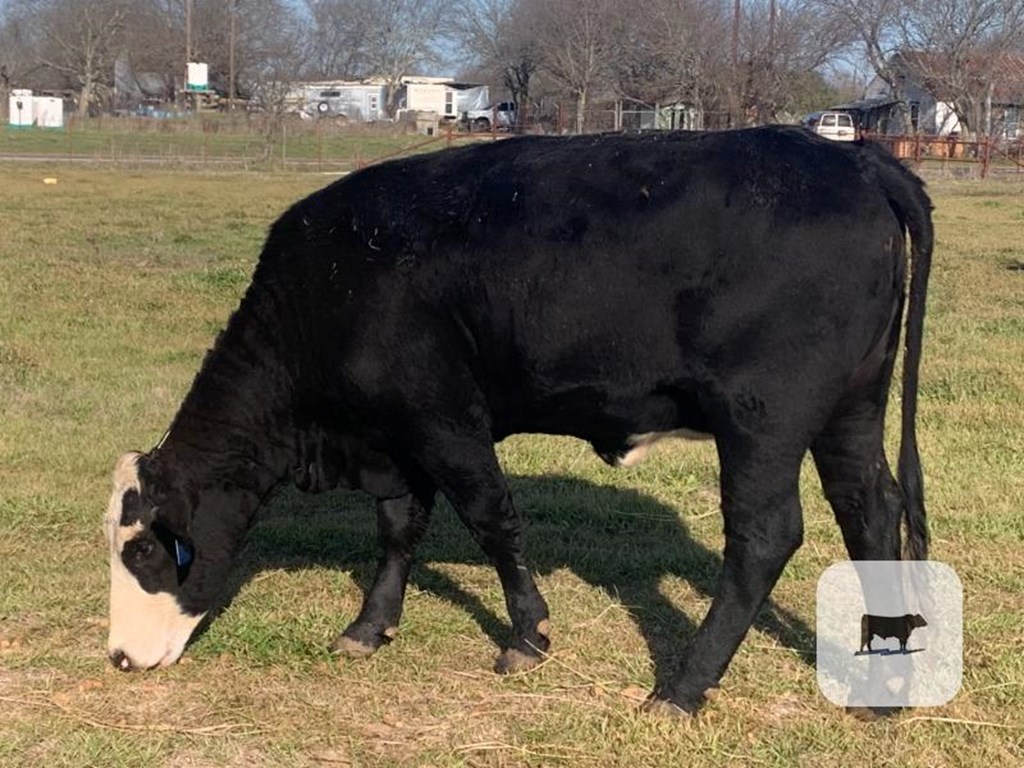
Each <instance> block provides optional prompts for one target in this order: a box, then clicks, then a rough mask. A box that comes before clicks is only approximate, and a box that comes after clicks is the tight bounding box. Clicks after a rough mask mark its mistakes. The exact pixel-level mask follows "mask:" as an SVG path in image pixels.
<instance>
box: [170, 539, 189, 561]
mask: <svg viewBox="0 0 1024 768" xmlns="http://www.w3.org/2000/svg"><path fill="white" fill-rule="evenodd" d="M174 562H176V563H177V564H178V567H179V568H184V567H185V566H186V565H188V564H189V563H191V562H192V549H191V548H190V547H189V546H188V545H187V544H182V543H181V542H180V541H178V540H177V539H175V540H174Z"/></svg>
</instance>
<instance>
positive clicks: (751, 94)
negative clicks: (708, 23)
mask: <svg viewBox="0 0 1024 768" xmlns="http://www.w3.org/2000/svg"><path fill="white" fill-rule="evenodd" d="M743 13H744V18H743V23H742V24H741V26H740V39H739V44H740V51H739V54H738V55H739V59H740V66H741V73H740V74H741V78H742V79H741V82H740V93H741V95H742V97H741V103H742V105H743V107H744V109H745V110H746V113H747V115H748V119H750V120H751V121H753V122H755V123H768V122H775V121H777V120H779V119H780V118H782V117H792V115H793V113H794V112H797V111H799V110H800V108H801V106H802V104H801V101H802V99H801V96H802V94H804V93H805V92H806V91H807V89H808V87H809V86H811V87H813V83H815V81H817V82H820V76H816V75H815V74H814V73H816V71H817V70H818V69H819V68H820V67H822V66H823V65H825V64H826V63H828V62H829V61H830V60H831V59H834V58H835V57H836V56H837V52H838V51H839V50H840V49H841V48H842V47H843V45H844V44H846V42H847V41H848V39H849V33H848V28H847V27H846V25H844V24H842V23H841V22H840V21H839V20H837V19H836V18H835V16H834V15H833V14H831V13H828V12H827V11H826V10H825V9H823V8H822V7H821V6H820V5H819V4H818V3H817V2H816V0H768V2H764V1H761V2H751V3H748V4H747V5H746V7H745V8H744V9H743Z"/></svg>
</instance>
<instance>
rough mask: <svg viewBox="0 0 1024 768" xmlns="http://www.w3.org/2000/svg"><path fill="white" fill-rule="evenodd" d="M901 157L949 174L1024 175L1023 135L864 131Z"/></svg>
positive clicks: (922, 167) (869, 137)
mask: <svg viewBox="0 0 1024 768" xmlns="http://www.w3.org/2000/svg"><path fill="white" fill-rule="evenodd" d="M864 138H866V139H870V140H872V141H876V142H878V143H880V144H882V145H884V146H886V147H888V149H889V151H890V152H892V153H893V155H895V156H896V157H898V158H899V159H901V160H905V161H909V162H912V163H913V164H914V165H915V166H917V167H918V168H919V169H930V170H936V169H937V170H940V171H944V172H946V173H949V174H951V175H952V174H960V175H977V176H980V177H981V178H983V179H984V178H988V177H989V176H991V175H999V176H1008V175H1015V176H1019V177H1020V178H1022V179H1024V139H1019V138H1018V139H996V138H992V137H988V136H983V137H981V138H978V139H975V140H964V139H961V138H959V137H958V136H955V135H954V136H924V135H921V134H915V135H905V136H885V135H880V134H865V135H864Z"/></svg>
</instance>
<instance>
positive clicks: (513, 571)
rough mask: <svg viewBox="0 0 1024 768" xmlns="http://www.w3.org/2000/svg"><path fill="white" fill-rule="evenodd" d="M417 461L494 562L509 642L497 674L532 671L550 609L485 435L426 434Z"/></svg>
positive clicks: (544, 641) (544, 645) (545, 640)
mask: <svg viewBox="0 0 1024 768" xmlns="http://www.w3.org/2000/svg"><path fill="white" fill-rule="evenodd" d="M423 441H424V448H425V449H426V450H424V451H422V452H421V453H420V454H419V455H418V456H417V461H418V462H419V463H420V465H421V466H422V468H423V469H424V470H425V471H426V472H427V473H428V474H429V476H430V477H431V479H432V480H433V481H434V482H435V483H436V484H437V486H438V488H439V489H440V490H441V492H442V493H444V495H445V496H446V497H447V498H448V500H449V502H451V505H452V506H453V507H454V508H455V511H456V512H457V513H458V515H459V518H460V519H461V520H462V522H463V523H465V525H466V527H467V528H469V530H470V532H471V533H472V534H473V537H474V538H475V539H476V541H477V543H478V544H479V545H480V547H481V548H482V549H483V551H484V552H485V553H486V554H487V556H488V557H489V558H490V560H491V562H492V563H494V566H495V568H496V569H497V571H498V578H499V579H500V581H501V586H502V589H503V591H504V593H505V606H506V607H507V609H508V613H509V617H510V618H511V620H512V642H511V644H510V645H509V647H508V648H507V649H505V651H504V652H503V653H502V654H501V655H500V656H499V657H498V660H497V662H496V663H495V670H496V671H497V672H499V673H502V674H505V673H509V672H520V671H524V670H526V669H529V668H531V667H533V666H535V665H536V664H537V663H538V662H539V661H540V660H541V657H542V655H543V653H544V652H546V651H547V650H548V647H549V645H550V641H549V636H550V629H549V625H548V606H547V603H545V602H544V598H543V597H541V594H540V592H539V591H538V589H537V585H536V584H535V583H534V581H533V577H532V576H531V575H530V571H529V569H528V568H527V566H526V560H525V558H524V556H523V542H522V521H521V519H520V517H519V514H518V513H517V512H516V509H515V507H514V506H513V505H512V497H511V495H510V494H509V490H508V486H507V484H506V482H505V477H504V475H503V474H502V472H501V467H500V466H499V464H498V458H497V456H495V454H494V445H493V443H492V442H491V439H490V436H489V434H479V433H473V432H469V433H464V432H455V431H452V430H450V429H444V430H443V431H435V430H433V429H431V430H430V432H428V433H427V434H425V435H424V437H423Z"/></svg>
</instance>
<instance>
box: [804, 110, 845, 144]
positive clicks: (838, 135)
mask: <svg viewBox="0 0 1024 768" xmlns="http://www.w3.org/2000/svg"><path fill="white" fill-rule="evenodd" d="M807 127H808V128H810V129H811V130H812V131H813V132H814V133H816V134H818V135H819V136H824V137H825V138H826V139H832V140H833V141H853V140H854V139H856V138H857V126H856V125H854V122H853V115H851V114H848V113H846V112H822V113H821V114H819V115H816V116H815V117H814V118H812V119H811V121H810V122H809V123H808V126H807Z"/></svg>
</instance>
